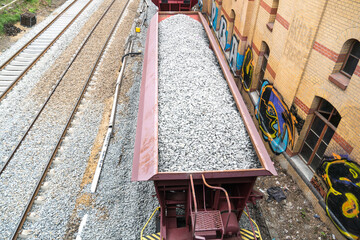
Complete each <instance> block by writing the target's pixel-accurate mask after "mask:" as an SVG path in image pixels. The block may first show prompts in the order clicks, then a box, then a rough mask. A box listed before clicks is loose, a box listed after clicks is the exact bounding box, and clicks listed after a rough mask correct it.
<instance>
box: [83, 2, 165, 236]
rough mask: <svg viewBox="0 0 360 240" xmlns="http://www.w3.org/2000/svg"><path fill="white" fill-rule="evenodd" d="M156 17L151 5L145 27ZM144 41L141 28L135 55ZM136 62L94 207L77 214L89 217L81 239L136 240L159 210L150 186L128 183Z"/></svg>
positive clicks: (137, 76)
mask: <svg viewBox="0 0 360 240" xmlns="http://www.w3.org/2000/svg"><path fill="white" fill-rule="evenodd" d="M149 2H150V1H149ZM155 13H156V7H155V6H154V5H153V4H152V3H150V7H149V10H148V21H147V24H149V20H150V19H151V17H152V16H153V15H154V14H155ZM145 37H146V29H145V27H144V28H142V31H141V33H140V38H141V44H142V46H140V47H139V48H137V47H134V51H137V50H138V49H141V50H143V47H144V45H145ZM139 59H140V58H138V60H135V59H134V58H129V62H128V65H127V68H126V72H125V76H126V78H125V79H124V82H123V86H124V85H128V84H130V86H131V88H130V89H129V90H128V91H127V92H126V94H124V92H123V90H122V94H121V96H120V99H124V98H127V99H128V101H121V100H120V104H119V105H118V108H117V116H116V125H115V129H114V138H113V139H112V140H111V142H110V146H109V149H108V153H107V156H106V159H105V162H104V166H103V170H102V173H101V178H100V181H99V185H98V189H97V192H96V194H95V196H96V199H95V206H96V207H95V208H89V209H88V210H87V211H86V212H84V211H80V212H79V216H80V217H83V216H84V214H85V213H87V214H89V215H88V216H89V217H88V220H87V222H86V225H85V228H84V230H83V232H82V234H81V238H82V239H129V240H137V239H139V238H140V231H141V229H142V227H143V226H144V225H145V223H146V221H147V220H148V218H149V217H150V215H151V213H152V212H153V210H154V209H155V208H156V207H157V206H158V201H157V198H156V197H154V195H155V189H154V185H153V183H152V182H131V180H130V179H131V171H132V161H133V154H134V143H135V134H136V123H137V122H136V121H137V112H138V104H139V93H140V82H141V73H142V71H141V69H142V65H141V64H142V62H141V61H142V58H141V60H139ZM132 75H133V76H132ZM129 76H130V77H129ZM123 86H122V89H124V88H123ZM86 191H87V192H89V191H90V189H85V192H86ZM150 233H155V221H151V222H150V225H149V226H148V228H147V229H146V231H145V233H144V234H145V235H146V234H150Z"/></svg>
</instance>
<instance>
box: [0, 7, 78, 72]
mask: <svg viewBox="0 0 360 240" xmlns="http://www.w3.org/2000/svg"><path fill="white" fill-rule="evenodd" d="M77 1H78V0H74V1H73V2H72V3H70V4H69V6H67V7H66V8H65V9H64V10H63V11H62V12H61V13H59V15H57V16H56V17H55V18H54V19H53V20H52V21H51V22H50V23H49V24H48V25H46V26H45V28H44V29H42V30H41V31H40V32H39V33H38V34H36V35H35V36H34V37H33V38H32V39H30V41H29V42H27V43H26V44H25V45H24V46H22V47H21V48H20V49H19V50H18V51H17V52H16V53H15V54H14V55H13V56H12V57H11V58H9V59H8V60H6V62H5V63H3V64H2V65H1V66H0V70H2V69H3V68H5V67H6V65H8V64H9V63H10V62H11V61H12V60H14V58H15V57H16V56H17V55H19V54H20V53H21V52H22V51H23V50H24V49H25V48H26V47H27V46H29V45H30V43H32V42H33V41H34V40H35V39H36V38H38V37H39V36H40V35H41V34H42V33H43V32H45V30H46V29H48V28H49V27H50V26H51V25H52V24H53V23H54V22H55V21H56V20H57V19H58V18H59V17H60V16H61V15H63V14H64V13H65V12H66V11H67V10H68V9H69V8H70V7H71V6H72V5H74V3H75V2H77Z"/></svg>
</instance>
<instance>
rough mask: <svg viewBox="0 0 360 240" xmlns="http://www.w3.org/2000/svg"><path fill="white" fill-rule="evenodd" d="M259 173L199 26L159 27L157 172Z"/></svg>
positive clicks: (180, 18)
mask: <svg viewBox="0 0 360 240" xmlns="http://www.w3.org/2000/svg"><path fill="white" fill-rule="evenodd" d="M257 167H260V164H259V161H258V158H257V156H256V153H255V151H254V148H253V146H252V143H251V141H250V139H249V136H248V133H247V131H246V129H245V126H244V123H243V121H242V119H241V116H240V113H239V112H238V110H237V108H236V105H235V101H234V99H233V97H232V95H231V92H230V90H229V87H228V85H227V83H226V80H225V79H224V77H223V74H222V72H221V69H220V67H219V65H218V62H217V59H216V58H215V55H214V54H213V52H212V51H211V50H210V49H209V42H208V39H207V36H206V33H205V31H204V29H203V26H202V24H201V23H200V22H198V21H196V20H194V19H192V18H190V17H188V16H185V15H175V16H172V17H170V18H167V19H165V20H163V21H162V22H160V24H159V171H160V172H168V171H176V172H184V171H186V172H187V171H210V170H232V169H249V168H257Z"/></svg>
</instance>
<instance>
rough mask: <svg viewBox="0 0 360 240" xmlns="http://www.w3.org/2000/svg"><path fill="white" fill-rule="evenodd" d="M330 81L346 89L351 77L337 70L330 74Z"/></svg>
mask: <svg viewBox="0 0 360 240" xmlns="http://www.w3.org/2000/svg"><path fill="white" fill-rule="evenodd" d="M329 81H330V82H332V83H334V84H335V85H336V86H338V87H339V88H341V89H342V90H345V89H346V88H347V86H348V85H349V82H350V78H348V77H347V76H345V75H344V74H342V73H340V72H337V73H333V74H331V75H330V76H329Z"/></svg>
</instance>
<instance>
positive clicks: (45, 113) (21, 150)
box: [0, 0, 131, 239]
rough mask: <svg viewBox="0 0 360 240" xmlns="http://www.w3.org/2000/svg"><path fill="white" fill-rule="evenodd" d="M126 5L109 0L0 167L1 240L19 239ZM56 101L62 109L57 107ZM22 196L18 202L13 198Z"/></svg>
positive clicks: (118, 0) (116, 0) (118, 1)
mask: <svg viewBox="0 0 360 240" xmlns="http://www.w3.org/2000/svg"><path fill="white" fill-rule="evenodd" d="M130 1H131V0H127V1H126V2H125V1H120V0H113V1H112V2H111V3H110V4H109V5H108V7H107V9H106V10H105V11H104V13H103V14H102V16H101V17H100V18H99V19H98V21H97V23H96V24H95V25H94V27H93V28H92V30H91V31H90V32H89V34H88V35H87V37H86V38H85V39H84V41H83V44H82V46H81V47H80V48H79V49H78V50H77V52H76V54H75V55H74V57H73V58H72V60H71V62H70V63H69V64H68V66H67V67H66V69H65V70H64V72H63V73H62V75H61V76H60V78H59V79H58V81H57V83H56V85H55V86H54V89H53V90H52V91H51V93H50V95H49V96H48V98H47V99H46V101H45V103H44V104H43V106H42V107H41V108H40V110H39V111H38V113H37V115H36V116H35V118H34V119H33V121H32V123H31V124H30V126H29V127H28V129H27V131H26V133H25V134H24V135H23V136H22V137H21V138H20V141H19V142H18V144H17V145H16V147H15V149H14V150H13V152H12V154H11V155H10V156H9V158H8V159H7V161H6V163H5V165H4V166H2V169H1V172H0V174H1V175H0V195H1V196H4V197H3V199H2V200H1V201H0V210H1V212H2V215H1V216H0V238H1V239H3V238H5V239H7V238H9V237H10V238H11V239H17V238H18V237H19V236H20V234H21V231H22V228H23V224H24V222H25V221H26V219H27V216H28V213H29V211H30V210H31V208H32V206H33V204H34V202H35V199H36V196H37V194H38V192H39V191H40V189H41V187H42V186H43V182H44V180H45V178H46V176H47V173H48V172H49V169H50V167H51V165H52V163H53V161H54V159H55V158H57V157H59V154H60V153H59V149H60V147H61V146H62V142H63V140H64V138H65V136H66V134H67V132H68V130H69V128H70V126H71V122H72V120H73V119H74V116H75V114H76V113H77V111H78V109H79V106H80V104H81V102H82V100H83V98H84V95H85V93H86V92H87V89H88V87H89V85H90V82H91V80H92V79H93V76H94V73H95V72H96V69H97V67H98V65H99V63H100V60H101V59H102V56H103V54H104V52H105V49H106V47H107V46H108V43H109V40H110V38H111V37H112V35H113V33H114V31H115V29H116V27H117V25H118V23H119V21H120V19H121V18H122V16H123V13H124V12H125V9H126V8H127V6H128V4H129V2H130ZM119 9H122V11H121V12H120V11H119ZM109 21H110V22H111V24H109ZM101 46H102V47H101ZM75 96H76V97H75ZM59 103H64V105H63V106H60V107H59V106H58V104H59ZM49 124H52V126H49ZM29 158H30V159H29ZM19 169H21V170H19ZM24 170H25V171H24ZM20 172H21V173H20ZM25 175H27V176H31V178H32V179H31V181H27V182H24V181H23V179H24V176H25ZM9 189H11V193H9V192H8V191H9ZM20 197H21V198H22V199H23V200H22V201H16V200H15V199H18V198H20ZM14 225H16V227H14ZM1 228H4V229H1ZM2 230H4V231H2ZM9 230H11V232H10V231H9Z"/></svg>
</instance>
